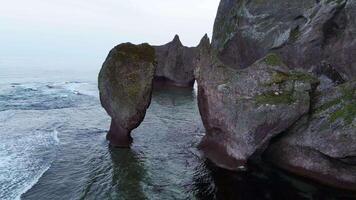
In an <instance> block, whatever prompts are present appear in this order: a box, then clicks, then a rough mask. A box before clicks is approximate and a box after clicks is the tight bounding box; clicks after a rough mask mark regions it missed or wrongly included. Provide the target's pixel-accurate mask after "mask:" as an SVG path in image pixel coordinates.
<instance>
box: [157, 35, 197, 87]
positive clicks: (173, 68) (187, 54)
mask: <svg viewBox="0 0 356 200" xmlns="http://www.w3.org/2000/svg"><path fill="white" fill-rule="evenodd" d="M198 47H199V45H198ZM198 47H185V46H183V44H182V43H181V41H180V39H179V36H178V35H176V36H175V37H174V39H173V41H171V42H169V43H167V44H165V45H162V46H155V47H154V48H155V50H156V60H157V70H156V73H155V80H157V81H166V82H168V83H170V84H172V85H176V86H182V87H192V86H193V85H194V82H195V77H194V69H195V65H194V61H195V59H196V56H197V54H198Z"/></svg>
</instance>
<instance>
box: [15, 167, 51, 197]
mask: <svg viewBox="0 0 356 200" xmlns="http://www.w3.org/2000/svg"><path fill="white" fill-rule="evenodd" d="M49 168H51V165H48V166H47V167H46V168H44V169H43V170H41V171H40V172H39V173H38V174H37V175H36V176H35V177H34V178H33V180H32V181H29V183H28V184H27V185H25V186H24V187H23V189H22V191H21V192H20V193H19V194H18V195H17V197H16V198H15V200H21V195H23V194H25V193H26V192H27V191H29V190H30V189H31V188H32V187H33V186H34V185H35V184H36V183H37V182H38V181H39V180H40V178H41V177H42V176H43V174H44V173H46V171H48V170H49Z"/></svg>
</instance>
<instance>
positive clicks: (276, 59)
mask: <svg viewBox="0 0 356 200" xmlns="http://www.w3.org/2000/svg"><path fill="white" fill-rule="evenodd" d="M264 61H265V62H266V63H267V64H268V65H271V66H282V65H284V63H283V61H282V58H281V57H280V56H279V55H278V54H275V53H270V54H268V55H267V56H266V57H265V59H264Z"/></svg>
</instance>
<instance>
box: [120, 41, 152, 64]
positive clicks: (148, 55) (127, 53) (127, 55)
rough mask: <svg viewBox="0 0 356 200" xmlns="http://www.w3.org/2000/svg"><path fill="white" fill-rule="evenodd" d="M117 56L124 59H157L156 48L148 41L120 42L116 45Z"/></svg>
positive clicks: (147, 60) (150, 60)
mask: <svg viewBox="0 0 356 200" xmlns="http://www.w3.org/2000/svg"><path fill="white" fill-rule="evenodd" d="M115 50H116V51H117V54H116V56H117V57H118V58H119V59H120V60H122V61H128V60H129V61H144V62H152V63H153V62H154V61H155V50H154V48H153V47H152V46H150V45H149V44H147V43H144V44H140V45H134V44H131V43H124V44H120V45H118V46H116V47H115Z"/></svg>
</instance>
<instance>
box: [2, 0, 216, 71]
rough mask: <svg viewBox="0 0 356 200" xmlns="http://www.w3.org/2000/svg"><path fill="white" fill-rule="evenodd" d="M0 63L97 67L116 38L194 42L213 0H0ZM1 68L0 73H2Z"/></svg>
mask: <svg viewBox="0 0 356 200" xmlns="http://www.w3.org/2000/svg"><path fill="white" fill-rule="evenodd" d="M0 3H1V6H0V69H7V71H9V72H11V71H12V72H13V71H14V70H17V69H22V68H25V69H34V70H36V69H47V70H55V69H66V70H67V69H70V70H72V71H75V70H77V71H81V70H96V71H97V70H98V69H100V67H101V64H102V62H103V61H104V60H105V57H106V55H107V54H108V52H109V50H110V49H111V48H112V47H113V46H115V45H117V44H119V43H122V42H132V43H136V44H138V43H143V42H148V43H150V44H153V45H159V44H165V43H167V42H169V41H171V40H172V39H173V37H174V35H175V34H179V35H180V38H181V41H182V43H183V44H184V45H186V46H195V45H197V44H198V43H199V40H200V39H201V38H202V37H203V35H204V34H205V33H208V35H209V36H210V37H211V33H212V29H213V23H214V18H215V15H216V12H217V8H218V4H219V0H11V1H9V0H0ZM5 75H6V74H4V73H3V74H0V77H1V76H5Z"/></svg>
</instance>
